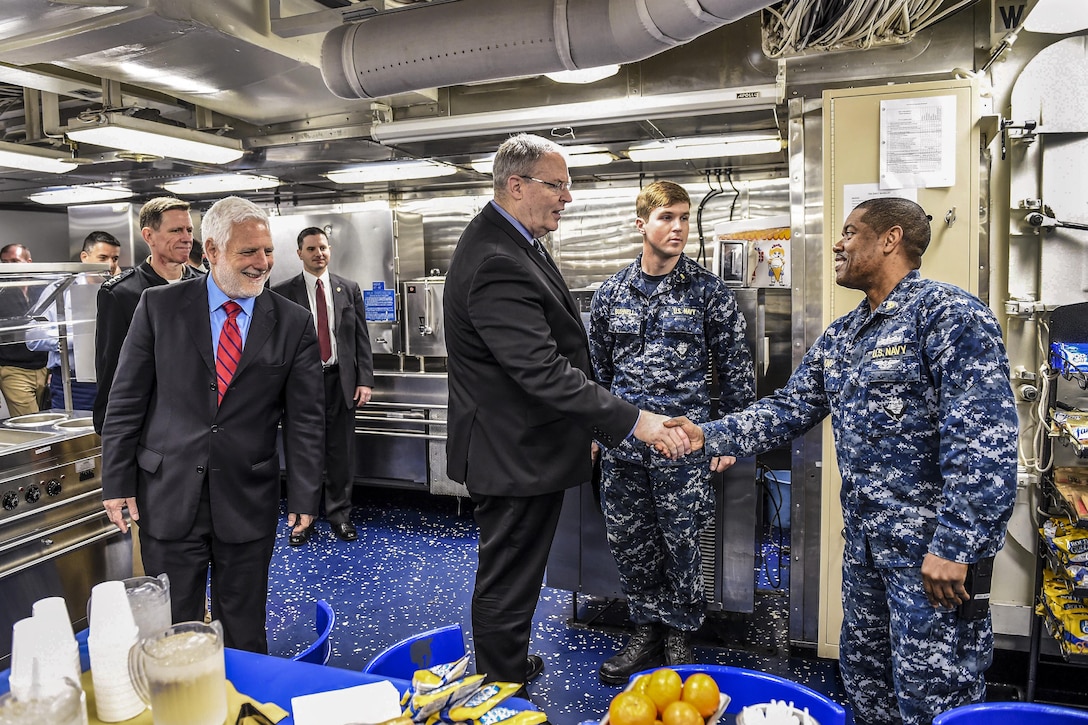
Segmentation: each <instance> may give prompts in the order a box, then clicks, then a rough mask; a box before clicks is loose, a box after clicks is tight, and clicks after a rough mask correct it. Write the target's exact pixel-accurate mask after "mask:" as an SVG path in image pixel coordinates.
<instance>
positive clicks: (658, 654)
mask: <svg viewBox="0 0 1088 725" xmlns="http://www.w3.org/2000/svg"><path fill="white" fill-rule="evenodd" d="M664 635H665V628H664V626H662V625H661V624H658V623H656V622H655V623H653V624H640V625H638V626H637V627H635V633H634V634H632V635H631V639H629V640H627V644H626V645H624V647H623V649H621V650H620V651H619V652H617V653H616V654H615V655H614V656H612V657H609V658H608V659H607V660H605V661H604V663H602V664H601V669H600V670H599V671H598V672H599V674H600V676H601V682H603V683H605V684H606V685H623V684H625V683H626V682H627V680H628V678H630V677H631V675H633V674H635V673H636V672H641V671H642V670H645V669H649V668H651V667H658V666H659V665H661V664H662V663H663V662H664V654H665V637H664Z"/></svg>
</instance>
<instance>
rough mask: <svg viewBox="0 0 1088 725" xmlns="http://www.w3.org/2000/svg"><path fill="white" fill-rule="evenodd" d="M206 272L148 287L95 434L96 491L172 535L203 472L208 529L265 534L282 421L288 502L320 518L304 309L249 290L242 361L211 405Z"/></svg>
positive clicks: (316, 398)
mask: <svg viewBox="0 0 1088 725" xmlns="http://www.w3.org/2000/svg"><path fill="white" fill-rule="evenodd" d="M216 398H217V393H216V376H215V353H214V351H213V349H212V339H211V320H210V314H209V311H208V290H207V283H206V278H205V277H204V276H201V277H199V278H197V279H194V280H191V281H187V282H180V283H178V284H174V285H170V286H163V287H154V288H151V289H149V290H148V291H147V293H146V294H144V296H143V298H142V299H141V300H140V304H139V306H138V307H137V308H136V313H135V315H134V316H133V318H132V326H131V327H130V328H129V332H128V336H127V338H126V339H125V343H124V346H123V347H122V348H121V359H120V362H119V364H118V366H117V373H116V375H115V376H114V380H113V390H112V391H111V392H110V399H109V405H108V406H107V408H106V421H105V425H104V426H103V430H102V484H103V485H102V497H103V498H104V499H110V498H124V497H131V496H135V497H136V503H137V505H138V506H139V509H140V528H141V529H142V530H143V531H145V532H146V533H147V534H148V535H149V536H152V537H155V538H157V539H165V540H170V539H176V538H179V537H181V536H182V535H184V534H185V533H186V532H187V531H188V530H189V529H190V527H191V526H192V523H193V521H194V519H195V516H196V513H197V505H198V503H199V500H200V494H201V489H202V487H203V485H204V479H205V477H206V478H207V480H208V488H209V492H210V495H211V511H212V526H213V528H214V530H215V533H216V536H218V537H219V538H221V539H222V540H224V541H227V542H230V543H242V542H246V541H253V540H255V539H258V538H261V537H266V536H271V535H273V534H274V532H275V530H276V525H277V522H278V520H279V501H280V458H279V454H278V450H277V445H276V432H277V428H278V426H279V424H280V422H281V419H282V422H283V442H284V453H285V457H286V462H287V509H288V511H290V512H292V513H300V514H315V515H316V514H317V508H318V502H319V497H320V493H321V462H322V450H323V447H324V421H325V408H324V403H325V394H324V389H323V384H322V376H321V361H320V360H319V356H318V351H317V335H316V334H315V333H314V326H313V323H312V321H311V317H310V315H308V314H306V312H305V311H304V310H300V309H299V308H298V306H297V305H295V304H294V303H291V302H288V301H287V300H285V299H283V298H282V297H280V296H278V295H275V294H271V293H269V292H267V291H266V292H264V293H262V294H261V295H260V296H258V297H257V299H256V302H255V304H254V308H253V319H252V321H251V323H250V327H249V333H248V336H247V338H246V342H245V347H244V348H243V350H242V359H241V360H240V361H239V363H238V369H237V372H236V373H235V376H234V380H233V381H232V382H231V384H230V387H229V388H227V392H226V394H225V395H224V396H223V403H222V405H217V403H216Z"/></svg>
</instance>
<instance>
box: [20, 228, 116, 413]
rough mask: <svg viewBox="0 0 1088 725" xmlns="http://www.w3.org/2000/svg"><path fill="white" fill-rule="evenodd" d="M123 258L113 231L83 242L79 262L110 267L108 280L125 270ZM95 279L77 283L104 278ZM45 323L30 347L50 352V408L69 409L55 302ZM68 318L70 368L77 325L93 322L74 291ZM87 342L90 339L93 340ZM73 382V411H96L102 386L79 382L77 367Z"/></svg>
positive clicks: (67, 301) (33, 333)
mask: <svg viewBox="0 0 1088 725" xmlns="http://www.w3.org/2000/svg"><path fill="white" fill-rule="evenodd" d="M120 259H121V242H119V241H117V237H115V236H113V235H112V234H110V233H109V232H103V231H94V232H91V233H90V234H88V235H87V237H86V238H85V239H84V240H83V249H82V250H81V251H80V253H79V261H80V262H83V263H84V264H108V265H109V270H108V271H107V272H106V275H107V276H108V277H114V276H116V275H117V273H118V272H120V271H121V265H120ZM92 277H93V278H92V279H88V276H87V275H86V274H80V275H79V276H78V277H77V278H76V284H87V283H94V282H100V281H101V280H102V277H101V276H100V275H98V274H94V275H92ZM55 287H56V285H50V286H49V287H48V288H47V289H46V291H45V292H43V293H42V296H43V299H44V297H45V296H46V295H51V294H53V290H54V288H55ZM40 319H41V320H43V321H45V322H49V323H50V326H49V327H38V328H35V329H33V330H30V331H28V332H27V340H26V346H27V347H28V348H30V349H31V350H37V351H39V352H46V353H48V355H49V363H48V366H47V367H48V369H49V395H50V405H51V406H52V407H53V408H57V409H61V410H63V409H64V408H66V407H67V406H66V405H65V404H64V378H63V368H62V367H61V359H60V332H59V331H58V329H57V306H56V302H55V301H54V302H53V303H52V304H50V305H49V306H48V307H46V308H45V309H44V310H42V317H41V318H40ZM64 319H65V320H66V321H67V324H68V330H67V340H68V362H69V365H70V366H74V364H75V359H74V358H73V356H72V353H73V346H72V340H73V338H74V335H75V328H74V326H75V325H80V324H81V323H87V324H89V323H90V320H83V319H80V315H79V313H78V312H77V311H76V310H75V309H73V307H72V296H71V292H70V288H69V290H68V291H65V293H64ZM87 339H90V338H89V337H88V338H87ZM69 374H70V379H69V385H70V386H71V391H72V406H71V409H72V410H92V409H93V408H94V400H95V397H96V396H97V395H98V387H97V385H96V384H95V383H87V382H80V381H78V380H76V378H75V376H76V371H75V369H74V367H71V368H70V369H69Z"/></svg>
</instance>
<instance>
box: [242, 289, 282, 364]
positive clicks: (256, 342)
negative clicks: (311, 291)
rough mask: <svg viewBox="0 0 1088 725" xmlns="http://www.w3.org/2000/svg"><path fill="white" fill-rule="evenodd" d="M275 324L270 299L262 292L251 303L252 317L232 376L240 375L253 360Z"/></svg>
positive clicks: (274, 313) (274, 315)
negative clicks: (240, 357)
mask: <svg viewBox="0 0 1088 725" xmlns="http://www.w3.org/2000/svg"><path fill="white" fill-rule="evenodd" d="M275 326H276V312H275V309H274V308H273V305H272V299H271V298H270V297H269V296H268V294H266V293H263V292H262V293H261V294H260V295H258V296H257V299H256V300H254V303H253V319H252V320H250V321H249V333H248V334H247V335H246V342H245V345H244V346H243V347H242V359H241V360H239V361H238V369H237V370H235V372H234V377H238V376H239V375H241V374H242V371H243V370H245V369H246V367H247V366H248V365H249V363H250V362H252V361H253V358H255V357H256V356H257V354H258V353H259V352H260V351H261V348H262V347H264V344H265V343H266V342H268V338H269V336H271V334H272V329H273V328H274V327H275Z"/></svg>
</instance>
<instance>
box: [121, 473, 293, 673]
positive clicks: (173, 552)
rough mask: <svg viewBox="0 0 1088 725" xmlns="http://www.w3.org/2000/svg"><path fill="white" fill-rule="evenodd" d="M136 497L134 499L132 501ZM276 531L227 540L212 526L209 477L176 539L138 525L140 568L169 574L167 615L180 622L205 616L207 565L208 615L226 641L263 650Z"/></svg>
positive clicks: (265, 639)
mask: <svg viewBox="0 0 1088 725" xmlns="http://www.w3.org/2000/svg"><path fill="white" fill-rule="evenodd" d="M137 503H139V502H137ZM275 542H276V532H275V531H271V532H269V535H268V536H267V537H262V538H260V539H257V540H256V541H246V542H244V543H241V544H230V543H227V542H224V541H222V540H220V539H219V538H217V537H216V535H215V532H214V531H213V530H212V510H211V500H210V498H209V495H208V482H207V480H205V481H204V490H203V491H202V492H201V496H200V506H199V508H198V509H197V514H196V520H195V521H194V522H193V527H192V528H191V529H190V530H189V533H187V534H186V535H185V536H183V537H182V538H180V539H171V540H164V539H155V538H153V537H151V536H148V535H147V531H146V529H141V530H140V548H141V555H142V558H143V564H144V571H145V572H146V573H147V575H148V576H158V575H159V574H162V573H165V574H166V575H167V576H169V577H170V616H171V619H172V621H173V622H174V623H175V624H176V623H179V622H192V621H197V622H202V621H204V604H205V592H206V591H207V586H208V571H209V569H210V571H211V599H212V619H218V620H219V621H220V622H222V624H223V635H224V636H223V641H224V643H225V644H226V646H227V647H233V648H234V649H243V650H248V651H250V652H257V653H260V654H268V635H267V633H266V631H265V613H266V609H267V606H268V566H269V564H270V563H271V561H272V549H273V547H274V546H275Z"/></svg>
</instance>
